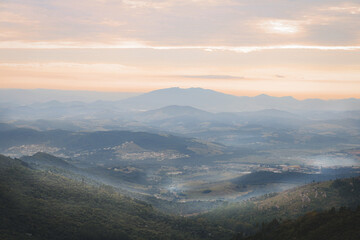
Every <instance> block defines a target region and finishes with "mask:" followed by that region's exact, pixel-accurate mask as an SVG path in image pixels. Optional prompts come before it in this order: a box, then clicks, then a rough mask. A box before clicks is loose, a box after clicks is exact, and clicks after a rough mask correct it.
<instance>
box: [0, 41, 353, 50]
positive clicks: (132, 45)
mask: <svg viewBox="0 0 360 240" xmlns="http://www.w3.org/2000/svg"><path fill="white" fill-rule="evenodd" d="M1 48H2V49H111V48H113V49H153V50H204V51H210V52H211V51H231V52H237V53H251V52H257V51H265V50H294V49H295V50H296V49H300V50H321V51H359V50H360V45H358V46H321V45H272V46H191V45H189V46H176V45H175V46H153V45H146V44H144V43H141V42H119V43H99V42H87V43H82V42H22V41H2V42H1V41H0V49H1Z"/></svg>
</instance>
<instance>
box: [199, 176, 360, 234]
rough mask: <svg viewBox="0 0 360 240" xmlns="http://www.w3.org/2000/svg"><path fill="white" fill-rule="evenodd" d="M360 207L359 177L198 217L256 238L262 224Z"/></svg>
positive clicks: (272, 195)
mask: <svg viewBox="0 0 360 240" xmlns="http://www.w3.org/2000/svg"><path fill="white" fill-rule="evenodd" d="M359 204H360V177H355V178H347V179H338V180H334V181H327V182H320V183H311V184H308V185H305V186H302V187H297V188H294V189H290V190H287V191H284V192H282V193H278V194H275V193H274V194H266V195H264V196H262V197H259V198H254V199H250V200H248V201H245V202H241V203H232V204H228V205H226V206H223V207H220V208H217V209H215V210H213V211H210V212H208V213H206V214H202V215H200V216H197V218H198V219H206V220H208V221H211V222H215V223H217V224H219V225H221V226H223V227H225V228H228V229H232V230H234V231H237V232H240V231H241V232H245V233H246V234H253V233H254V232H256V231H257V230H259V226H260V225H261V224H262V223H263V222H265V223H266V222H270V221H272V220H273V219H274V218H277V219H294V218H296V217H299V216H302V215H304V214H305V213H307V212H310V211H323V210H328V209H331V208H333V207H335V208H339V207H342V206H345V207H352V208H355V207H356V206H358V205H359Z"/></svg>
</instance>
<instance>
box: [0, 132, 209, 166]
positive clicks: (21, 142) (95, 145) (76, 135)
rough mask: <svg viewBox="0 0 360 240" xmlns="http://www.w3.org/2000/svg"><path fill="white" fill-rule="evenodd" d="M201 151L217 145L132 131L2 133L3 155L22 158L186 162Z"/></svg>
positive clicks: (0, 140)
mask: <svg viewBox="0 0 360 240" xmlns="http://www.w3.org/2000/svg"><path fill="white" fill-rule="evenodd" d="M128 143H134V144H136V145H137V146H138V147H139V149H142V152H138V153H137V154H132V153H133V152H132V151H129V149H128V148H125V147H124V146H126V144H128ZM124 144H125V145H124ZM194 149H198V150H199V151H195V150H194ZM201 149H204V150H205V151H206V152H209V150H210V151H211V149H216V146H215V145H214V144H213V145H211V146H210V145H208V144H206V143H202V142H199V141H197V140H195V139H192V138H184V137H177V136H173V135H168V134H167V135H165V134H154V133H146V132H131V131H96V132H71V131H64V130H49V131H37V130H33V129H27V128H17V129H11V130H7V131H2V132H1V134H0V152H2V153H5V154H12V155H13V156H18V157H19V156H21V155H32V154H34V153H36V152H47V153H51V154H55V155H57V156H64V157H75V158H80V159H83V160H86V161H90V160H94V161H100V162H101V161H109V160H120V159H121V158H122V159H128V160H131V159H133V160H135V159H147V158H155V159H156V158H165V159H167V157H168V158H169V159H182V158H188V157H190V156H195V155H199V154H198V153H199V152H200V150H201ZM200 155H202V154H200Z"/></svg>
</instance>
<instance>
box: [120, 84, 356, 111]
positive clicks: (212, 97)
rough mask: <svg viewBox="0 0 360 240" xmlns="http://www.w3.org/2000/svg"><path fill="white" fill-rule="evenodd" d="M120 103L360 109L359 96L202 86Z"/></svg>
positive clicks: (133, 106) (207, 107)
mask: <svg viewBox="0 0 360 240" xmlns="http://www.w3.org/2000/svg"><path fill="white" fill-rule="evenodd" d="M120 103H121V104H122V105H123V106H126V107H128V108H131V109H136V108H138V109H141V110H150V109H156V108H162V107H166V106H169V105H181V106H191V107H195V108H199V109H201V110H205V111H210V112H242V111H259V110H265V109H277V110H284V111H293V110H303V111H305V110H306V111H309V110H310V111H311V110H313V111H317V110H322V111H325V110H329V111H330V110H332V111H340V110H341V111H344V110H346V111H349V110H354V109H360V99H355V98H349V99H339V100H321V99H306V100H297V99H295V98H293V97H290V96H287V97H272V96H268V95H266V94H261V95H258V96H255V97H245V96H241V97H238V96H234V95H229V94H225V93H221V92H216V91H213V90H209V89H203V88H187V89H183V88H167V89H160V90H155V91H152V92H149V93H144V94H142V95H139V96H135V97H131V98H128V99H125V100H122V101H120Z"/></svg>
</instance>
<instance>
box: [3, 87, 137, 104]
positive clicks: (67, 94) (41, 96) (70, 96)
mask: <svg viewBox="0 0 360 240" xmlns="http://www.w3.org/2000/svg"><path fill="white" fill-rule="evenodd" d="M136 95H139V93H126V92H97V91H74V90H54V89H0V102H8V103H9V104H10V103H11V104H17V105H24V104H33V103H36V102H38V103H41V102H48V101H53V100H54V101H60V102H72V101H82V102H94V101H97V100H103V101H119V100H121V99H125V98H128V97H133V96H136Z"/></svg>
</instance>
